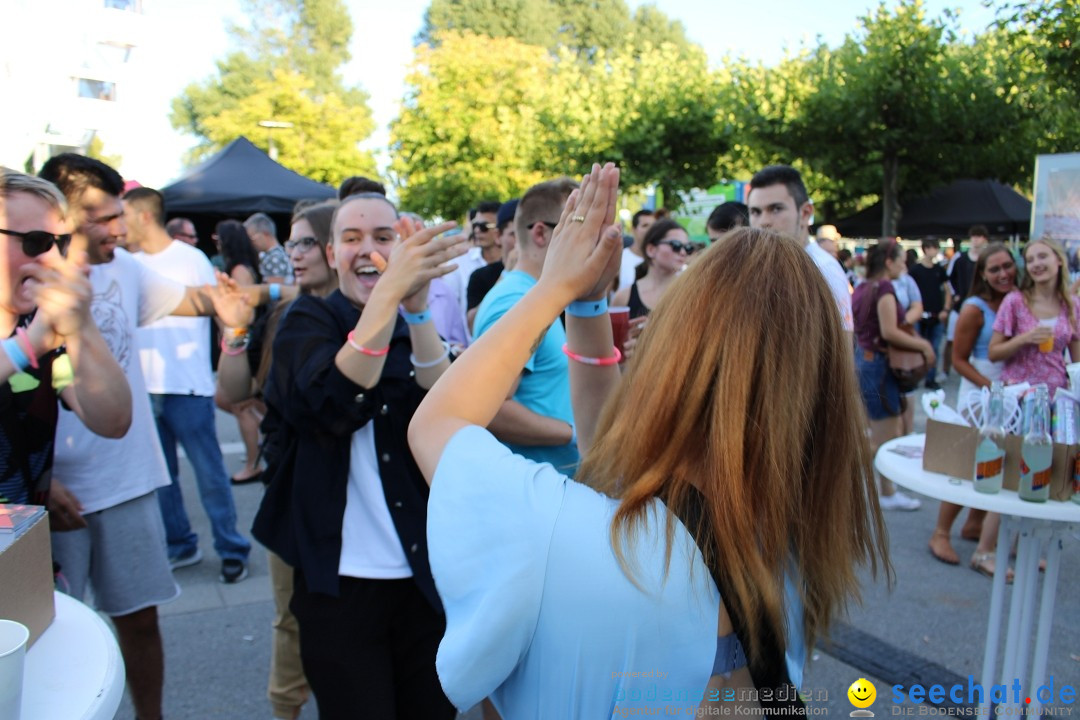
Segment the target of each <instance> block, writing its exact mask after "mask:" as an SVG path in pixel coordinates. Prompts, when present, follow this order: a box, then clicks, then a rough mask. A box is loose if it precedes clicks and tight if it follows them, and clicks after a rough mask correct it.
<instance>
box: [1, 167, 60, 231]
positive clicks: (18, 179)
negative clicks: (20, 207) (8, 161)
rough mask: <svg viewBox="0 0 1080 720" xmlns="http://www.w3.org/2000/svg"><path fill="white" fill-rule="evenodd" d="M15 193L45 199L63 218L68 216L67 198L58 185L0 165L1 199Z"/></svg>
mask: <svg viewBox="0 0 1080 720" xmlns="http://www.w3.org/2000/svg"><path fill="white" fill-rule="evenodd" d="M15 193H26V194H28V195H33V196H34V197H37V198H39V199H41V200H44V201H45V202H46V203H48V204H49V206H50V207H51V208H52V209H53V210H55V211H56V212H57V213H59V215H60V217H61V219H63V218H65V217H67V211H68V204H67V199H66V198H64V195H63V193H61V192H60V189H59V188H58V187H56V186H55V185H53V184H52V183H51V182H49V181H48V180H42V179H41V178H39V177H35V176H33V175H27V174H26V173H21V172H16V171H15V170H12V169H10V168H6V167H2V166H0V201H2V200H3V198H6V197H8V196H10V195H14V194H15Z"/></svg>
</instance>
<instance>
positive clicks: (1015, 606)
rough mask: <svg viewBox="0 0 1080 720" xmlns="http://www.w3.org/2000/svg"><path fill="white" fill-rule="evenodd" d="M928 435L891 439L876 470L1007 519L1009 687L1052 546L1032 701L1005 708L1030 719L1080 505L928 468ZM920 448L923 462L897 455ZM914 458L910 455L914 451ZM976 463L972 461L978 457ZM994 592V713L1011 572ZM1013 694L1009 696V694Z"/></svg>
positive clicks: (1021, 668) (1003, 549)
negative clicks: (1065, 547) (982, 487)
mask: <svg viewBox="0 0 1080 720" xmlns="http://www.w3.org/2000/svg"><path fill="white" fill-rule="evenodd" d="M925 440H926V436H925V435H921V434H918V435H906V436H904V437H901V438H896V439H895V440H890V441H889V442H887V443H885V444H884V445H882V446H881V449H880V450H878V453H877V456H876V457H875V458H874V467H875V468H877V471H878V472H880V473H881V474H882V475H884V476H885V477H887V478H889V479H890V480H892V481H893V482H894V483H896V484H897V485H901V486H903V487H905V488H907V489H908V490H912V491H914V492H917V493H920V494H922V495H926V496H928V497H932V498H935V499H937V500H942V501H945V502H951V503H954V504H956V505H961V506H964V507H971V508H976V509H979V510H988V511H990V512H996V513H998V514H999V515H1001V529H1000V530H999V531H998V543H997V556H996V558H995V561H996V562H995V567H999V568H1003V567H1007V564H1008V561H1009V548H1010V546H1011V545H1012V536H1013V534H1014V533H1018V534H1019V542H1018V543H1017V550H1016V578H1015V581H1014V584H1013V589H1012V596H1011V598H1010V602H1009V621H1008V626H1007V628H1006V633H1005V656H1004V661H1003V663H1002V668H1001V674H1000V676H998V677H999V678H1000V684H1002V685H1006V686H1007V687H1011V686H1012V684H1013V682H1014V681H1015V680H1017V679H1021V682H1022V678H1023V676H1024V675H1025V674H1026V672H1027V662H1028V657H1029V654H1030V652H1029V651H1030V639H1031V637H1032V634H1031V632H1030V631H1029V629H1030V628H1031V624H1032V620H1033V619H1034V615H1035V591H1036V590H1037V589H1038V585H1039V575H1040V573H1039V555H1040V554H1041V553H1040V550H1041V548H1042V545H1043V543H1046V544H1047V549H1046V574H1045V578H1044V580H1043V590H1042V599H1041V602H1040V606H1039V615H1038V622H1037V625H1036V632H1035V649H1034V657H1033V662H1032V671H1031V676H1030V677H1031V684H1030V685H1028V686H1025V687H1024V690H1025V691H1026V692H1028V693H1030V697H1031V704H1030V705H1026V703H1023V702H1022V701H1021V702H1020V703H1011V702H1010V703H1003V704H1005V705H1012V706H1013V707H1014V708H1017V710H1019V707H1020V706H1025V705H1026V710H1025V711H1024V713H1025V714H1035V713H1038V711H1039V709H1040V708H1039V703H1038V702H1037V698H1036V695H1035V690H1036V689H1037V688H1038V687H1039V686H1041V685H1043V681H1044V680H1045V678H1046V657H1047V654H1048V653H1049V650H1050V625H1051V622H1052V620H1053V616H1054V599H1055V598H1054V595H1055V593H1056V592H1057V580H1058V571H1059V569H1060V559H1061V548H1062V539H1063V537H1064V534H1065V533H1066V532H1068V531H1070V530H1074V529H1075V528H1076V526H1078V525H1080V504H1077V503H1074V502H1071V501H1066V502H1061V501H1055V500H1048V501H1047V502H1044V503H1035V502H1028V501H1026V500H1021V499H1020V497H1019V496H1018V495H1017V494H1016V492H1015V491H1013V490H1002V491H1001V492H998V493H994V494H992V495H991V494H987V493H981V492H977V491H976V490H975V486H974V485H973V484H972V482H971V481H970V480H961V479H960V478H950V477H949V476H947V475H941V474H939V473H933V472H927V471H926V470H923V468H922V452H921V451H922V448H923V445H924V443H925ZM899 449H903V450H905V451H910V450H912V449H917V450H918V451H919V452H918V457H907V456H906V455H905V454H901V453H899V452H896V450H899ZM908 454H911V453H910V452H908ZM972 462H974V458H972ZM992 587H993V589H992V591H991V594H990V616H989V618H988V621H987V626H986V650H985V653H984V655H983V671H982V679H981V684H982V686H983V688H984V689H985V691H986V695H987V700H986V702H985V703H984V704H983V708H984V709H985V712H986V713H987V714H989V712H990V700H989V693H990V688H991V686H993V685H994V684H995V683H994V677H995V676H996V675H997V673H996V669H997V655H998V645H999V642H1000V639H1001V616H1002V610H1003V607H1004V600H1005V573H1003V572H999V573H995V574H994V582H993V586H992ZM1010 697H1011V693H1010Z"/></svg>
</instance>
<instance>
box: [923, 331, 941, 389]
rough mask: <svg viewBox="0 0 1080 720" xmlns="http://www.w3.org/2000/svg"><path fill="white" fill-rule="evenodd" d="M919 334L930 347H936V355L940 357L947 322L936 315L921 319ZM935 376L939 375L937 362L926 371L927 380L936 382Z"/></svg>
mask: <svg viewBox="0 0 1080 720" xmlns="http://www.w3.org/2000/svg"><path fill="white" fill-rule="evenodd" d="M919 334H920V335H922V336H923V338H925V339H926V340H927V341H928V342H929V343H930V347H932V348H934V356H935V357H937V358H939V359H940V357H941V338H943V337H944V336H945V323H943V322H941V321H940V320H938V319H937V318H936V317H933V318H930V319H928V320H920V321H919ZM935 376H937V362H935V363H934V364H933V365H931V366H930V371H929V372H928V373H926V382H928V383H932V382H934V377H935Z"/></svg>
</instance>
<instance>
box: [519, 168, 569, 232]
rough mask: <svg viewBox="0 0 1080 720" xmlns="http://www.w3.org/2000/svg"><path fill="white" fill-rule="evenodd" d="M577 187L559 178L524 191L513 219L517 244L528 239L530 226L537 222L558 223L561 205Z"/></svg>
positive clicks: (565, 179)
mask: <svg viewBox="0 0 1080 720" xmlns="http://www.w3.org/2000/svg"><path fill="white" fill-rule="evenodd" d="M577 187H578V184H577V182H575V181H574V180H571V179H570V178H568V177H561V178H556V179H554V180H548V181H547V182H542V183H540V184H538V185H533V186H532V187H531V188H529V189H528V190H526V191H525V194H524V195H522V196H521V202H519V203H518V209H517V214H516V215H515V217H514V228H515V230H516V231H517V238H518V242H519V243H520V242H522V241H523V239H524V238H528V236H529V226H530V225H533V224H535V223H538V222H558V221H559V216H560V215H562V209H563V203H565V202H566V198H568V197H570V193H572V192H573V191H574V190H576V189H577Z"/></svg>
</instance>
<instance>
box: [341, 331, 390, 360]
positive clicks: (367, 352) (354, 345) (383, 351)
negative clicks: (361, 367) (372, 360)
mask: <svg viewBox="0 0 1080 720" xmlns="http://www.w3.org/2000/svg"><path fill="white" fill-rule="evenodd" d="M354 332H356V331H355V330H350V331H349V337H348V340H349V345H351V346H352V349H353V350H355V351H356V352H358V353H360V354H361V355H367V356H369V357H382V356H383V355H385V354H386V353H388V352H390V346H389V345H387V346H386V347H384V348H382V349H381V350H371V349H368V348H366V347H364V346H363V345H361V344H360V343H358V342H356V340H355V339H353V333H354Z"/></svg>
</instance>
